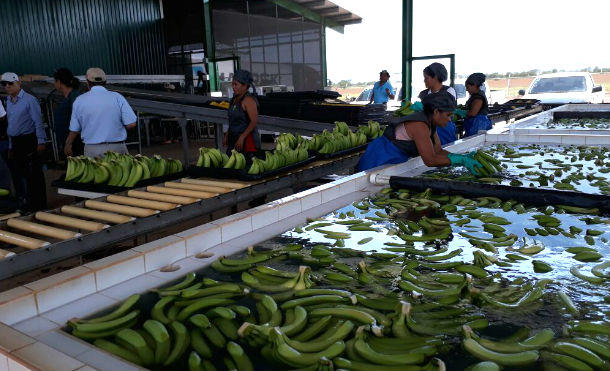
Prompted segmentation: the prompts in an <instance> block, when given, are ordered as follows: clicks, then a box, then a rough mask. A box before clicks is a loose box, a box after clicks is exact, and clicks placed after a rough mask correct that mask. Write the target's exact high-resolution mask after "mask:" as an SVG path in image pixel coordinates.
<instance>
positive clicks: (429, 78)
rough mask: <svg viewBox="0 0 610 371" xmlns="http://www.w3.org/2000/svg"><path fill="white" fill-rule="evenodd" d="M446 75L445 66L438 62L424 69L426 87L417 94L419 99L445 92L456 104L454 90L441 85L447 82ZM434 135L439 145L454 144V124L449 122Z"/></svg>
mask: <svg viewBox="0 0 610 371" xmlns="http://www.w3.org/2000/svg"><path fill="white" fill-rule="evenodd" d="M448 75H449V74H448V73H447V69H446V68H445V66H443V65H442V64H441V63H438V62H434V63H432V64H431V65H429V66H428V67H426V68H424V84H425V85H426V89H425V90H422V91H421V92H420V93H419V96H418V97H419V99H420V100H423V98H424V97H425V96H426V95H428V94H432V93H437V92H439V91H446V92H447V93H449V94H451V96H452V97H453V99H455V101H456V104H457V94H456V92H455V89H453V88H452V87H451V86H447V85H443V82H444V81H447V76H448ZM415 107H417V106H415ZM415 107H414V108H415ZM436 133H437V134H438V138H439V140H440V141H441V145H443V144H447V143H451V142H455V134H456V127H455V122H453V121H449V123H448V124H447V126H445V127H439V128H438V129H437V131H436Z"/></svg>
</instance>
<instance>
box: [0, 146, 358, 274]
mask: <svg viewBox="0 0 610 371" xmlns="http://www.w3.org/2000/svg"><path fill="white" fill-rule="evenodd" d="M361 154H362V152H359V153H353V154H350V155H346V156H344V157H340V158H338V159H335V160H333V161H328V160H326V161H319V162H314V163H312V164H309V165H307V167H305V168H303V169H298V170H294V171H291V172H288V173H286V174H285V175H281V176H276V177H273V178H271V179H268V180H263V181H261V182H260V183H257V184H254V185H252V186H249V187H245V188H242V189H239V190H235V191H231V192H228V193H224V194H221V195H219V196H216V197H212V198H208V199H204V200H201V201H198V202H196V203H193V204H190V205H184V206H181V207H179V208H176V209H173V210H170V211H165V212H161V213H158V214H156V215H153V216H150V217H146V218H137V219H135V220H133V221H132V222H129V223H123V224H117V225H113V226H111V227H109V228H106V229H104V230H102V231H100V232H95V233H88V234H84V235H83V236H81V237H78V238H74V239H70V240H66V241H61V242H57V243H53V244H51V245H49V246H46V247H42V248H39V249H36V250H31V251H27V252H23V253H18V254H16V255H15V256H12V257H10V258H6V259H3V260H0V281H1V280H4V279H7V278H10V277H13V276H15V275H18V274H21V273H25V272H28V271H32V270H34V269H37V268H40V267H43V266H46V265H49V264H52V263H56V262H58V261H61V260H64V259H68V258H71V257H74V256H79V255H83V254H86V253H90V252H93V251H95V250H97V249H100V248H102V247H104V246H108V245H111V244H114V243H118V242H120V241H125V240H128V239H131V238H134V237H137V236H142V235H144V234H147V233H151V232H154V231H158V230H160V229H162V228H166V227H169V226H172V225H175V224H178V223H180V222H184V221H187V220H191V219H193V218H196V217H200V216H203V215H206V214H210V213H212V212H214V211H217V210H220V209H224V208H227V207H231V206H234V205H237V204H238V203H240V202H244V201H249V200H252V199H255V198H257V197H261V196H264V195H267V194H269V193H271V192H274V191H277V190H280V189H285V188H289V187H292V186H295V185H298V184H301V183H304V182H307V181H311V180H314V179H319V178H321V177H323V176H324V175H328V174H331V173H334V172H338V171H341V170H345V169H349V168H352V167H354V166H356V164H357V162H358V160H359V159H360V156H361ZM119 194H120V195H122V194H123V193H119ZM83 204H84V203H83V202H81V203H78V204H76V205H74V206H83ZM22 219H26V220H29V219H30V217H23V218H22Z"/></svg>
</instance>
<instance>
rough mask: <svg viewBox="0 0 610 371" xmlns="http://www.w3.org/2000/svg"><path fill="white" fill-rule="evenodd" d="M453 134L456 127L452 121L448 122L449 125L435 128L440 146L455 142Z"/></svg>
mask: <svg viewBox="0 0 610 371" xmlns="http://www.w3.org/2000/svg"><path fill="white" fill-rule="evenodd" d="M455 133H456V127H455V122H453V120H451V121H449V123H448V124H447V126H445V127H442V126H437V127H436V134H438V139H440V141H441V145H444V144H447V143H451V142H455Z"/></svg>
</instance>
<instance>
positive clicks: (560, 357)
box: [542, 352, 593, 371]
mask: <svg viewBox="0 0 610 371" xmlns="http://www.w3.org/2000/svg"><path fill="white" fill-rule="evenodd" d="M542 357H543V358H544V359H545V360H550V361H552V362H553V363H555V364H557V365H559V366H561V367H565V369H567V370H570V371H593V368H592V367H591V366H589V365H588V364H586V363H585V362H582V361H580V360H578V359H576V358H574V357H570V356H566V355H565V354H558V353H553V352H542Z"/></svg>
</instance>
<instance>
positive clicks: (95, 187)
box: [51, 171, 186, 193]
mask: <svg viewBox="0 0 610 371" xmlns="http://www.w3.org/2000/svg"><path fill="white" fill-rule="evenodd" d="M185 176H186V171H181V172H179V173H174V174H169V175H163V176H158V177H154V178H148V179H144V180H141V181H139V182H137V183H136V185H135V186H133V187H117V186H109V185H106V184H94V183H76V182H66V181H65V180H64V179H65V177H66V174H62V175H61V176H60V177H59V178H58V179H57V180H54V181H53V182H52V183H51V185H52V186H53V187H57V188H67V189H76V190H79V191H87V192H97V193H118V192H123V191H126V190H128V189H134V188H140V187H145V186H149V185H154V184H159V183H163V182H167V181H170V180H176V179H180V178H184V177H185Z"/></svg>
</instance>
